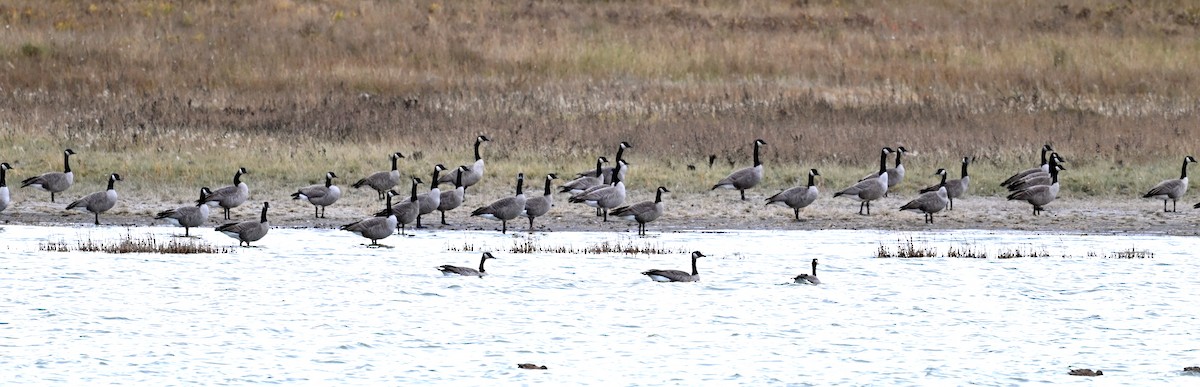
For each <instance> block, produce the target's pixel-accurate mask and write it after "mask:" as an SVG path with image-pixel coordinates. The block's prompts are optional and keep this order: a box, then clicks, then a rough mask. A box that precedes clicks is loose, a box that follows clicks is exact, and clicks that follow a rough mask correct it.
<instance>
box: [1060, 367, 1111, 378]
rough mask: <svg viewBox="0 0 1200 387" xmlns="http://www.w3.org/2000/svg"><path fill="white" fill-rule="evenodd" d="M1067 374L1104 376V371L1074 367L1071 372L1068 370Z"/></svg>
mask: <svg viewBox="0 0 1200 387" xmlns="http://www.w3.org/2000/svg"><path fill="white" fill-rule="evenodd" d="M1067 374H1069V375H1075V376H1103V375H1104V371H1101V370H1095V371H1092V370H1090V369H1087V368H1079V369H1073V370H1071V371H1070V372H1067Z"/></svg>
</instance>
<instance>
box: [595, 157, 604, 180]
mask: <svg viewBox="0 0 1200 387" xmlns="http://www.w3.org/2000/svg"><path fill="white" fill-rule="evenodd" d="M603 174H604V162H603V161H600V159H596V177H601V176H603Z"/></svg>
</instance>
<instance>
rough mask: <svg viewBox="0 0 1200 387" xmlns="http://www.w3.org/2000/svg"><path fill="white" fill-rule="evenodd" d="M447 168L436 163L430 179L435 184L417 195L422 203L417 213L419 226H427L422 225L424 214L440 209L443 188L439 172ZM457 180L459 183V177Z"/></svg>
mask: <svg viewBox="0 0 1200 387" xmlns="http://www.w3.org/2000/svg"><path fill="white" fill-rule="evenodd" d="M445 170H446V167H445V166H442V165H441V164H437V165H434V166H433V179H432V180H430V181H432V182H433V184H430V187H429V192H428V193H423V194H420V195H417V201H418V202H420V203H421V205H420V207H421V208H420V211H419V212H418V213H417V228H425V226H422V225H421V216H422V215H425V214H429V213H432V212H433V211H434V210H437V209H438V206H440V205H442V189H441V188H439V187H438V185H439V183H438V174H440V173H442V171H445ZM455 180H456V184H457V178H456V179H455Z"/></svg>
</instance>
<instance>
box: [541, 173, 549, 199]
mask: <svg viewBox="0 0 1200 387" xmlns="http://www.w3.org/2000/svg"><path fill="white" fill-rule="evenodd" d="M542 195H546V196H550V195H551V194H550V176H546V191H545V192H543V193H542Z"/></svg>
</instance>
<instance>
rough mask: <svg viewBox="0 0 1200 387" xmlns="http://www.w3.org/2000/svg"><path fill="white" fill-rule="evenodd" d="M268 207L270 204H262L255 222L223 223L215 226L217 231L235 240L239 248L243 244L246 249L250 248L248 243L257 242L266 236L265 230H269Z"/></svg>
mask: <svg viewBox="0 0 1200 387" xmlns="http://www.w3.org/2000/svg"><path fill="white" fill-rule="evenodd" d="M270 207H271V204H270V203H267V202H263V207H262V215H260V216H259V218H258V220H257V221H254V220H251V221H246V222H234V223H225V224H222V225H220V226H217V231H219V232H220V233H222V234H225V235H228V236H229V237H230V238H233V239H237V240H238V246H239V247H240V246H241V245H242V244H243V243H245V244H246V247H250V242H257V241H258V240H259V239H262V238H263V237H264V236H267V230H270V229H271V223H270V222H267V209H268V208H270Z"/></svg>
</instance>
